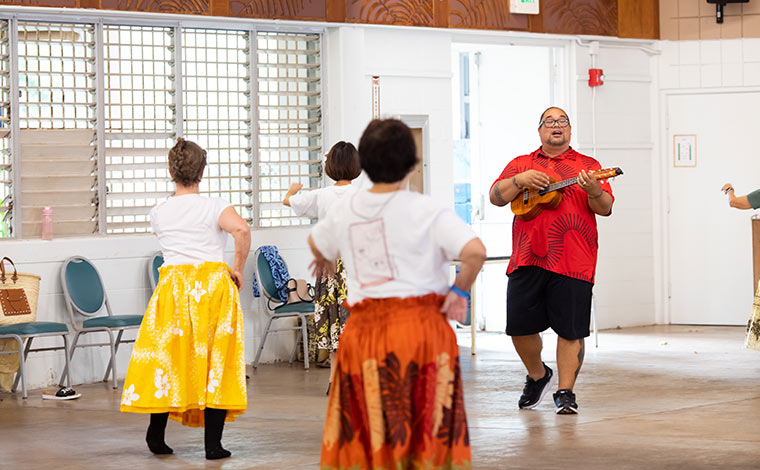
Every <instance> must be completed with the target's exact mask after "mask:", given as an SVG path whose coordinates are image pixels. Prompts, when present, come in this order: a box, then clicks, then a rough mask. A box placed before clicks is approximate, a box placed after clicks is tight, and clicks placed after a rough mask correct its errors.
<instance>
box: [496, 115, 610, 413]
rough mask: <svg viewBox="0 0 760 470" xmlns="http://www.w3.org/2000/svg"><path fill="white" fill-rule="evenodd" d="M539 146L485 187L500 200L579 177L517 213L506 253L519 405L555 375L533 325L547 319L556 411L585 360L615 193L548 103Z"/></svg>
mask: <svg viewBox="0 0 760 470" xmlns="http://www.w3.org/2000/svg"><path fill="white" fill-rule="evenodd" d="M538 134H539V136H540V137H541V147H539V148H538V150H536V151H535V152H533V153H531V154H528V155H523V156H520V157H517V158H515V159H514V160H512V161H511V162H509V164H508V165H507V166H506V168H504V171H502V173H501V175H500V176H499V178H498V179H497V180H496V181H495V182H494V184H493V186H492V187H491V191H490V200H491V203H492V204H494V205H496V206H506V205H507V204H509V203H510V202H511V201H513V200H514V199H515V198H516V197H517V195H518V194H520V193H521V190H522V189H523V188H529V189H538V190H540V189H543V188H545V187H546V186H548V185H549V184H550V182H551V180H550V177H552V178H553V179H554V180H556V181H562V180H566V179H569V178H574V177H577V178H578V184H577V185H571V186H568V187H566V188H564V189H561V190H560V191H561V194H562V200H561V202H560V203H559V205H558V206H557V207H556V208H553V209H551V208H545V209H544V210H543V211H542V212H541V213H540V214H539V215H538V216H537V217H536V218H534V219H532V220H528V221H525V220H522V219H520V218H519V217H515V219H514V223H513V225H512V256H511V259H510V262H509V267H508V268H507V275H508V276H509V283H508V287H507V334H508V335H509V336H511V337H512V343H513V344H514V345H515V349H516V350H517V354H518V355H519V356H520V359H522V362H523V364H524V365H525V368H526V369H527V370H528V376H527V377H526V382H525V388H524V390H523V393H522V396H521V397H520V400H519V402H518V406H519V407H520V408H523V409H525V408H528V409H530V408H535V407H536V406H537V405H538V404H539V403H540V402H541V399H543V397H544V395H545V394H546V393H547V392H548V391H549V390H550V389H551V387H552V385H553V384H554V382H555V380H556V377H555V375H554V372H553V371H552V369H551V368H550V367H549V366H547V365H546V364H544V363H543V362H542V360H541V349H542V343H541V336H539V333H541V332H542V331H544V330H546V329H547V328H549V327H551V328H552V329H553V330H554V331H555V332H556V333H557V335H558V338H557V375H559V385H558V390H557V392H556V393H555V394H554V404H555V410H556V413H558V414H576V413H577V412H578V405H577V403H576V401H575V394H574V393H573V386H574V385H575V380H576V378H577V377H578V372H580V369H581V365H582V364H583V356H584V352H585V347H584V338H585V337H587V336H588V335H589V323H590V316H591V289H592V287H593V285H594V272H595V269H596V254H597V248H598V244H597V230H596V216H597V215H601V216H608V215H610V214H611V213H612V203H613V202H614V200H615V198H614V197H613V195H612V188H610V185H609V183H607V182H601V183H600V181H599V180H597V179H596V178H594V177H593V174H594V171H596V170H599V169H600V168H601V166H600V165H599V162H597V161H596V160H594V159H593V158H591V157H588V156H586V155H582V154H580V153H578V152H576V151H575V150H573V149H572V148H571V147H570V134H571V127H570V120H569V119H568V117H567V113H566V112H565V111H563V110H562V109H560V108H554V107H552V108H549V109H547V110H546V111H544V113H543V114H542V115H541V120H540V122H539V124H538Z"/></svg>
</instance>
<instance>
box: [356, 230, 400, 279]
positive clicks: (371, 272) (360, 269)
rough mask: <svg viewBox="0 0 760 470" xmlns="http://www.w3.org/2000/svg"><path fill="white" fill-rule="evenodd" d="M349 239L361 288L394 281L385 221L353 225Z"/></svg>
mask: <svg viewBox="0 0 760 470" xmlns="http://www.w3.org/2000/svg"><path fill="white" fill-rule="evenodd" d="M348 237H349V243H350V244H351V253H352V254H353V257H354V266H355V268H354V269H355V270H356V278H357V279H358V280H359V284H360V285H361V287H372V286H377V285H380V284H384V283H386V282H389V281H392V280H393V279H394V277H393V265H392V264H391V258H390V255H389V254H388V240H387V239H386V236H385V224H384V222H383V219H374V220H370V221H367V222H357V223H354V224H351V225H350V226H349V227H348Z"/></svg>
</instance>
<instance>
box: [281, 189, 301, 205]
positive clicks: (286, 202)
mask: <svg viewBox="0 0 760 470" xmlns="http://www.w3.org/2000/svg"><path fill="white" fill-rule="evenodd" d="M301 188H303V185H302V184H301V183H293V184H291V185H290V188H289V189H288V192H287V193H285V199H283V200H282V203H283V204H284V205H286V206H288V207H290V197H291V196H293V195H294V194H296V193H297V192H298V191H300V190H301Z"/></svg>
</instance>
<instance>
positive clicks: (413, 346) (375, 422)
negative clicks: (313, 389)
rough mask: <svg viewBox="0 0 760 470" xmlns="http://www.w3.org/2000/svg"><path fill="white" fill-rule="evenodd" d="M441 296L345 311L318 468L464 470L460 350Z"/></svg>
mask: <svg viewBox="0 0 760 470" xmlns="http://www.w3.org/2000/svg"><path fill="white" fill-rule="evenodd" d="M442 302H443V296H440V295H437V294H430V295H426V296H423V297H411V298H405V299H399V298H391V299H366V300H364V301H362V302H360V303H359V304H357V305H355V306H353V307H351V308H350V316H349V319H348V322H347V323H346V327H345V330H344V331H343V334H342V335H341V338H340V346H339V347H338V355H337V363H336V367H337V371H336V375H335V379H334V380H335V383H334V384H333V386H332V387H331V389H330V398H329V403H328V408H327V418H326V419H325V428H324V435H323V438H322V459H321V469H322V470H348V469H381V468H382V469H436V470H438V469H471V468H472V464H471V459H470V439H469V434H468V430H467V417H466V416H465V410H464V397H463V394H462V378H461V372H460V367H459V348H458V346H457V342H456V336H455V334H454V331H453V330H452V329H451V327H450V326H449V324H448V322H447V321H446V319H445V317H444V316H443V314H442V313H441V312H440V308H441V304H442Z"/></svg>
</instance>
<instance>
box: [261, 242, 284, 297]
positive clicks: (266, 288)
mask: <svg viewBox="0 0 760 470" xmlns="http://www.w3.org/2000/svg"><path fill="white" fill-rule="evenodd" d="M256 272H257V273H258V278H259V286H260V287H261V291H262V292H263V293H264V297H266V299H267V300H269V299H272V300H274V301H277V302H280V303H282V302H281V301H280V295H279V293H278V292H277V288H276V287H275V286H274V276H272V268H271V267H270V266H269V262H268V261H267V259H266V257H264V255H263V254H262V253H261V251H260V250H256Z"/></svg>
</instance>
